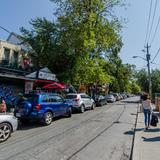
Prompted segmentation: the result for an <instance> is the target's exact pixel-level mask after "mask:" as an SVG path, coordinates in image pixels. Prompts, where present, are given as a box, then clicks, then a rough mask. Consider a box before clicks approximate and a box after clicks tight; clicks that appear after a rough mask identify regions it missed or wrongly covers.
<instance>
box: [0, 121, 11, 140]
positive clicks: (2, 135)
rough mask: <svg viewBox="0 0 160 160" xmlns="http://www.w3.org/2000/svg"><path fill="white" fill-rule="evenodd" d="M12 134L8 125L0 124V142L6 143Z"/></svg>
mask: <svg viewBox="0 0 160 160" xmlns="http://www.w3.org/2000/svg"><path fill="white" fill-rule="evenodd" d="M11 132H12V127H11V125H10V124H8V123H1V124H0V142H4V141H6V140H7V139H8V138H9V137H10V135H11Z"/></svg>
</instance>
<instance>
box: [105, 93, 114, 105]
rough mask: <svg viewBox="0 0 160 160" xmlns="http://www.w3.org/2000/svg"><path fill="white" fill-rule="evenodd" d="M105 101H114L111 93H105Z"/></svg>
mask: <svg viewBox="0 0 160 160" xmlns="http://www.w3.org/2000/svg"><path fill="white" fill-rule="evenodd" d="M106 100H107V102H112V103H113V102H116V98H115V97H114V96H113V95H112V94H108V95H106Z"/></svg>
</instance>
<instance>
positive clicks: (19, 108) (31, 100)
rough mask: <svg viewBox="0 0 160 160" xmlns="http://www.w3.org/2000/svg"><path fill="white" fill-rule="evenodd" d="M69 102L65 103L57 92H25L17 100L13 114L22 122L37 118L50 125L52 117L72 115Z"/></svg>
mask: <svg viewBox="0 0 160 160" xmlns="http://www.w3.org/2000/svg"><path fill="white" fill-rule="evenodd" d="M71 108H72V106H71V103H67V102H66V101H65V100H64V99H63V98H62V97H61V96H60V95H58V94H49V93H33V94H25V95H23V97H22V99H19V101H17V104H16V107H15V111H14V115H15V116H16V117H17V118H18V119H20V120H21V121H22V122H26V121H30V120H31V121H34V120H38V121H40V122H42V123H43V124H44V125H50V124H51V122H52V119H53V117H58V116H62V115H66V116H68V117H71V115H72V109H71Z"/></svg>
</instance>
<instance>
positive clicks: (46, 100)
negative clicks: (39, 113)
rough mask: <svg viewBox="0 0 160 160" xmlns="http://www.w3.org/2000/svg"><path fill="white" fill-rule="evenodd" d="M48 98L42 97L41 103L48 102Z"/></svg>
mask: <svg viewBox="0 0 160 160" xmlns="http://www.w3.org/2000/svg"><path fill="white" fill-rule="evenodd" d="M49 101H50V100H49V97H48V96H47V95H43V96H42V102H49Z"/></svg>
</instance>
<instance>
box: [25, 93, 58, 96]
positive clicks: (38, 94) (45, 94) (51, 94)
mask: <svg viewBox="0 0 160 160" xmlns="http://www.w3.org/2000/svg"><path fill="white" fill-rule="evenodd" d="M24 95H56V96H57V95H58V96H61V95H60V94H57V93H27V94H24Z"/></svg>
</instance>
